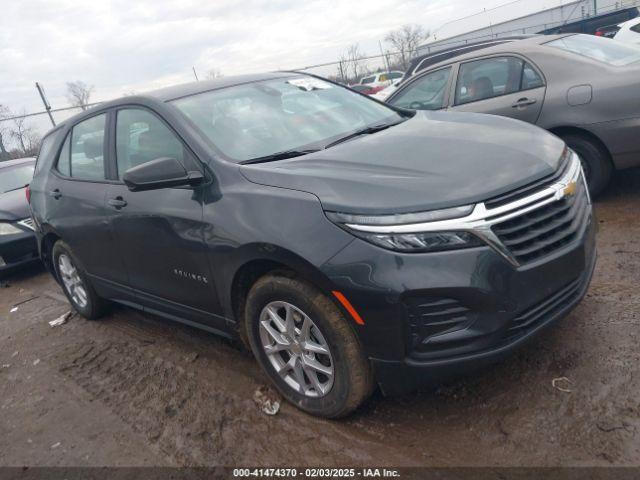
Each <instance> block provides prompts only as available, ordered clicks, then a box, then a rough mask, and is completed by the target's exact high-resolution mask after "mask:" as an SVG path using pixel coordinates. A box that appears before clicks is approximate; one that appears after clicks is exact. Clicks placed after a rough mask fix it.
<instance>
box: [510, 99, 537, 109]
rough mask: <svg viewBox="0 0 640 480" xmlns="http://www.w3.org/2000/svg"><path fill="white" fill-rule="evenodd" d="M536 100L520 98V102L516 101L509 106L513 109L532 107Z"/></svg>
mask: <svg viewBox="0 0 640 480" xmlns="http://www.w3.org/2000/svg"><path fill="white" fill-rule="evenodd" d="M536 102H537V100H536V99H535V98H527V97H525V98H521V99H520V100H518V101H517V102H516V103H514V104H513V105H511V106H512V107H513V108H520V107H526V106H528V105H533V104H534V103H536Z"/></svg>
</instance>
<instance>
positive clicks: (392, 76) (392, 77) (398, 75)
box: [387, 72, 404, 80]
mask: <svg viewBox="0 0 640 480" xmlns="http://www.w3.org/2000/svg"><path fill="white" fill-rule="evenodd" d="M402 77H404V73H401V72H391V73H390V74H388V75H387V79H388V80H395V79H396V78H402Z"/></svg>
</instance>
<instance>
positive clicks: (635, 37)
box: [613, 17, 640, 44]
mask: <svg viewBox="0 0 640 480" xmlns="http://www.w3.org/2000/svg"><path fill="white" fill-rule="evenodd" d="M613 38H614V39H615V40H617V41H619V42H623V43H632V44H640V17H638V18H634V19H633V20H629V21H628V22H624V23H623V24H621V25H620V28H619V30H618V31H617V32H616V34H615V36H614V37H613Z"/></svg>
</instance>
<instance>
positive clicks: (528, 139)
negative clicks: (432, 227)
mask: <svg viewBox="0 0 640 480" xmlns="http://www.w3.org/2000/svg"><path fill="white" fill-rule="evenodd" d="M563 148H564V142H562V140H560V139H558V138H557V137H555V136H553V135H551V134H549V133H547V132H545V131H544V130H542V129H540V128H538V127H534V126H531V125H529V124H526V123H524V122H520V121H517V120H511V119H507V118H503V117H498V116H492V115H482V114H474V113H471V114H470V113H454V112H418V113H417V114H416V115H415V116H414V117H413V118H410V119H409V120H407V121H405V122H404V123H402V124H400V125H396V126H394V127H391V128H389V129H387V130H383V131H381V132H378V133H375V134H372V135H362V136H360V137H356V138H355V139H354V140H350V141H347V142H345V143H343V144H339V145H337V146H335V147H332V148H329V149H327V150H323V151H321V152H317V153H313V154H308V155H305V156H303V157H297V158H293V159H290V160H281V161H274V162H269V163H263V164H256V165H242V166H241V167H240V171H241V173H242V174H243V175H244V176H245V177H246V178H247V179H248V180H249V181H251V182H254V183H259V184H263V185H271V186H275V187H281V188H288V189H294V190H301V191H305V192H309V193H312V194H315V195H316V196H317V197H318V198H319V199H320V201H321V202H322V205H323V207H324V208H325V209H326V210H331V211H341V212H347V213H370V214H374V213H380V214H382V213H400V212H415V211H421V210H431V209H438V208H446V207H452V206H460V205H466V204H470V203H476V202H479V201H483V200H486V199H488V198H491V197H494V196H497V195H500V194H503V193H506V192H508V191H510V190H513V189H516V188H518V187H520V186H523V185H526V184H528V183H531V182H533V181H536V180H539V179H541V178H543V177H545V176H547V175H550V174H552V173H553V172H554V171H555V170H556V168H557V164H558V161H559V158H560V156H561V154H562V151H563Z"/></svg>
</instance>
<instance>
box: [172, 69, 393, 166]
mask: <svg viewBox="0 0 640 480" xmlns="http://www.w3.org/2000/svg"><path fill="white" fill-rule="evenodd" d="M170 103H171V104H173V105H174V106H175V107H177V108H178V110H179V111H180V112H181V113H182V114H184V115H185V116H186V117H187V118H189V119H190V120H191V121H192V122H193V123H194V124H195V125H196V126H197V127H198V128H199V129H200V130H201V131H202V133H203V134H204V136H206V137H207V138H208V139H209V140H210V141H211V143H213V144H214V145H215V146H216V147H217V149H218V150H220V152H222V154H224V156H225V157H227V159H229V160H231V161H234V162H243V161H248V160H253V159H258V158H261V157H265V156H269V155H273V154H275V153H280V152H286V151H290V150H298V151H300V150H307V149H319V148H324V147H326V146H327V145H328V144H330V143H331V142H332V141H335V140H337V139H339V138H342V137H345V136H347V135H349V134H352V133H355V132H357V131H359V130H361V129H363V128H367V127H370V126H378V125H380V124H387V123H389V124H391V123H397V122H400V121H401V120H402V119H403V117H402V116H401V115H400V114H398V113H396V112H395V111H394V110H392V109H391V108H389V107H387V106H384V105H381V104H379V103H378V102H375V101H373V100H369V99H367V98H366V97H363V96H362V95H359V94H357V93H355V92H352V91H351V90H349V89H347V88H343V87H340V86H337V85H334V84H331V83H328V82H325V81H323V80H320V79H316V78H314V77H286V78H280V79H276V80H267V81H261V82H254V83H248V84H243V85H235V86H233V87H227V88H222V89H218V90H213V91H209V92H203V93H199V94H196V95H192V96H189V97H184V98H180V99H176V100H173V101H171V102H170Z"/></svg>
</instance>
